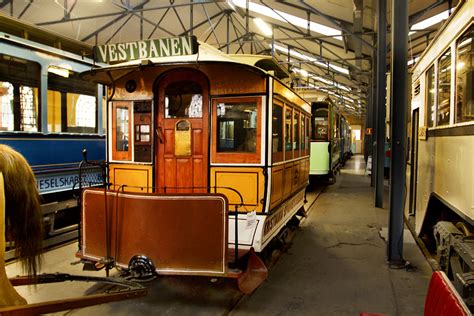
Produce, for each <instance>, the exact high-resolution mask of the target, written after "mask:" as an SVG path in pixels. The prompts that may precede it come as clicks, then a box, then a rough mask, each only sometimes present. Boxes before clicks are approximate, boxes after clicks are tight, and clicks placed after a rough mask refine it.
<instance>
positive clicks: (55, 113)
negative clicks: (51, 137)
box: [48, 90, 62, 133]
mask: <svg viewBox="0 0 474 316" xmlns="http://www.w3.org/2000/svg"><path fill="white" fill-rule="evenodd" d="M61 98H62V97H61V92H59V91H54V90H48V131H49V132H53V133H59V132H61Z"/></svg>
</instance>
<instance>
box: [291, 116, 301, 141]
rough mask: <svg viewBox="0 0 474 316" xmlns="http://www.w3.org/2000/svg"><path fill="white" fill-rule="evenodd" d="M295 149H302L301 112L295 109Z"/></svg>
mask: <svg viewBox="0 0 474 316" xmlns="http://www.w3.org/2000/svg"><path fill="white" fill-rule="evenodd" d="M293 112H294V114H293V133H294V135H293V150H299V149H300V134H301V131H300V114H299V112H297V111H293Z"/></svg>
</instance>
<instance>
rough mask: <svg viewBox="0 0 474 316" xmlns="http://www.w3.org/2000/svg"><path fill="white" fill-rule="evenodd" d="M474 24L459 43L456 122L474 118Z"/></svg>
mask: <svg viewBox="0 0 474 316" xmlns="http://www.w3.org/2000/svg"><path fill="white" fill-rule="evenodd" d="M473 38H474V26H471V27H470V28H469V29H468V30H467V31H466V33H465V34H463V36H461V38H460V39H459V40H458V43H457V49H456V51H457V59H456V60H457V61H456V122H468V121H472V120H474V96H473V90H474V89H473V86H474V80H473V79H474V78H473V77H474V40H473Z"/></svg>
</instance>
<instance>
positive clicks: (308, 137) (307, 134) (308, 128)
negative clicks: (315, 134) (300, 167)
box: [305, 117, 311, 155]
mask: <svg viewBox="0 0 474 316" xmlns="http://www.w3.org/2000/svg"><path fill="white" fill-rule="evenodd" d="M310 137H311V124H310V120H309V117H306V138H305V142H306V146H305V148H306V155H309V139H310Z"/></svg>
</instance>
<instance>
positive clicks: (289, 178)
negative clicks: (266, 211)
mask: <svg viewBox="0 0 474 316" xmlns="http://www.w3.org/2000/svg"><path fill="white" fill-rule="evenodd" d="M292 184H293V163H291V162H290V163H287V164H285V169H284V170H283V199H286V198H287V197H288V196H289V195H290V193H291V185H292Z"/></svg>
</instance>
